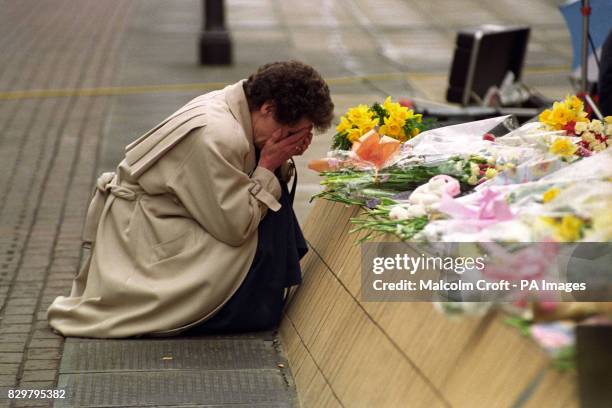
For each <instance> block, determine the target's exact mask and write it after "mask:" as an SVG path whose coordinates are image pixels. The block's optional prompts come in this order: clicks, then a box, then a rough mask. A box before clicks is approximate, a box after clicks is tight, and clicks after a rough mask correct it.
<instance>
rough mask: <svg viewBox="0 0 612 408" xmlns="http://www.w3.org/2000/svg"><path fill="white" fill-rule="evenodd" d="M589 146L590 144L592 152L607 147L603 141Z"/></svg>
mask: <svg viewBox="0 0 612 408" xmlns="http://www.w3.org/2000/svg"><path fill="white" fill-rule="evenodd" d="M589 146H592V150H593V151H594V152H601V151H603V150H606V148H607V146H606V144H605V143H597V144H595V145H592V144H591V145H589Z"/></svg>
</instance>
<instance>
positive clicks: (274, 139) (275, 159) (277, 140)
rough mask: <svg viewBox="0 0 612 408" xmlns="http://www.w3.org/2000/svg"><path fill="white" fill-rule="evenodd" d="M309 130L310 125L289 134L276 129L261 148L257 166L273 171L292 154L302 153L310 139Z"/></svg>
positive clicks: (310, 129) (310, 128)
mask: <svg viewBox="0 0 612 408" xmlns="http://www.w3.org/2000/svg"><path fill="white" fill-rule="evenodd" d="M311 131H312V126H308V127H305V128H303V129H300V130H298V131H296V132H294V133H291V134H284V131H283V129H282V128H280V129H277V130H276V131H275V132H274V133H272V136H270V138H269V139H268V140H267V141H266V144H265V145H264V146H263V148H262V149H261V155H260V158H259V166H261V167H264V168H266V169H268V170H270V171H274V170H276V169H277V168H278V167H279V166H280V165H281V164H283V163H284V162H286V161H287V160H289V159H290V158H291V157H292V156H298V155H301V154H302V153H304V151H306V149H307V148H308V146H309V145H310V142H311V141H312V133H311Z"/></svg>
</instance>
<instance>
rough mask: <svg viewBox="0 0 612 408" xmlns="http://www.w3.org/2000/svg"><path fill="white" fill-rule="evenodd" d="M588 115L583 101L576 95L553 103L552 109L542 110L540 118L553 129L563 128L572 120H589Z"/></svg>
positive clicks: (577, 121)
mask: <svg viewBox="0 0 612 408" xmlns="http://www.w3.org/2000/svg"><path fill="white" fill-rule="evenodd" d="M587 116H588V114H587V113H586V112H585V111H584V104H583V102H582V101H581V100H580V98H578V97H577V96H575V95H574V96H571V97H570V96H567V97H566V98H565V100H564V101H563V102H555V103H553V106H552V109H546V110H545V111H544V112H542V113H541V114H540V116H539V117H538V120H539V121H540V122H541V123H543V124H544V125H546V126H548V127H549V128H551V129H553V130H561V129H563V128H564V127H565V126H566V125H567V124H568V123H570V122H576V123H579V122H588V121H589V120H588V119H587Z"/></svg>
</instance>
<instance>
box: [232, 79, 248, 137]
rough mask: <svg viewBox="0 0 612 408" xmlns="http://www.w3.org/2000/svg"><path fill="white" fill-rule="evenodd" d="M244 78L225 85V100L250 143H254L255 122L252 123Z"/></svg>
mask: <svg viewBox="0 0 612 408" xmlns="http://www.w3.org/2000/svg"><path fill="white" fill-rule="evenodd" d="M244 81H245V80H244V79H243V80H241V81H238V82H236V83H235V84H232V85H228V86H227V87H225V100H226V101H227V105H228V106H229V109H230V111H231V112H232V115H234V117H235V118H236V120H237V121H238V122H239V123H240V125H241V126H242V129H244V133H245V134H246V136H247V139H248V140H249V143H250V144H251V145H253V124H252V123H251V111H250V110H249V104H248V102H247V99H246V95H245V94H244V89H243V88H242V84H243V83H244Z"/></svg>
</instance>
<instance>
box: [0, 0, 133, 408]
mask: <svg viewBox="0 0 612 408" xmlns="http://www.w3.org/2000/svg"><path fill="white" fill-rule="evenodd" d="M111 3H112V4H111ZM109 6H111V7H109ZM1 8H2V11H3V12H2V14H0V39H2V40H1V41H2V42H1V44H0V55H1V56H2V64H1V65H0V89H1V90H2V91H8V90H16V89H18V90H23V89H45V88H78V87H92V86H107V85H108V84H110V83H112V78H113V74H114V72H115V67H116V64H115V63H116V61H117V57H118V51H119V49H120V48H119V46H120V44H121V38H122V33H123V31H124V27H125V22H126V20H127V18H129V16H130V11H131V9H132V8H133V2H130V1H126V0H111V1H105V2H97V1H95V0H90V1H80V2H75V1H50V0H47V1H19V2H4V3H3V4H2V6H1ZM107 106H108V98H106V97H98V98H86V97H69V98H49V99H32V100H25V99H24V100H16V101H2V102H0V123H2V131H1V132H0V146H1V148H0V191H2V195H1V198H0V231H1V234H0V373H1V374H0V386H2V387H20V388H52V387H53V385H54V384H55V381H56V377H57V368H58V363H59V359H60V357H61V350H62V345H63V339H62V338H61V337H60V336H57V335H55V334H54V333H52V332H51V331H50V329H49V328H48V326H47V322H46V315H45V311H46V309H47V307H48V305H49V304H50V302H51V301H52V300H53V299H54V298H55V297H56V296H57V295H66V294H67V293H66V292H67V290H68V288H69V287H70V282H71V279H72V277H73V276H74V274H75V271H76V270H77V267H78V263H79V256H80V249H79V246H80V237H79V232H80V229H81V224H82V220H83V216H84V212H85V210H86V206H87V201H88V199H89V195H90V193H91V186H92V182H93V179H94V176H95V170H96V163H97V157H98V154H99V145H100V137H101V135H102V129H103V125H104V121H105V118H106V109H107ZM2 397H4V395H3V396H2ZM0 403H2V400H1V399H0ZM4 403H6V401H4ZM39 403H40V406H45V403H44V402H41V401H39ZM13 406H28V407H33V406H35V402H34V401H33V400H29V401H21V402H20V403H15V404H14V405H13Z"/></svg>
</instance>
